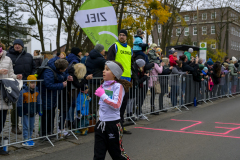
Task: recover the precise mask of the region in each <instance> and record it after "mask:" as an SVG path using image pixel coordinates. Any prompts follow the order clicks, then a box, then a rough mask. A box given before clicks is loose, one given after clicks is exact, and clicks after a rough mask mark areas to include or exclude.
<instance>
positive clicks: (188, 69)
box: [182, 62, 199, 74]
mask: <svg viewBox="0 0 240 160" xmlns="http://www.w3.org/2000/svg"><path fill="white" fill-rule="evenodd" d="M192 66H193V67H192ZM192 66H190V65H188V64H187V62H182V71H183V72H190V73H191V74H193V73H194V72H196V71H197V70H198V67H199V66H198V65H197V64H192Z"/></svg>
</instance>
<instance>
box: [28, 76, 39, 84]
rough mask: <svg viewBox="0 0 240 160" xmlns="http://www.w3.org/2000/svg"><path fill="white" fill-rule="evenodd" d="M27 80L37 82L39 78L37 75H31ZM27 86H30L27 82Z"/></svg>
mask: <svg viewBox="0 0 240 160" xmlns="http://www.w3.org/2000/svg"><path fill="white" fill-rule="evenodd" d="M27 80H28V81H29V80H37V77H36V76H35V75H29V76H28V77H27ZM27 85H29V82H27Z"/></svg>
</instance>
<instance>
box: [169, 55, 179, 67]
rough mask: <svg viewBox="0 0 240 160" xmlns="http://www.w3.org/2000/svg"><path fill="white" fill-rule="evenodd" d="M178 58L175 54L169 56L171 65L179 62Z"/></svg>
mask: <svg viewBox="0 0 240 160" xmlns="http://www.w3.org/2000/svg"><path fill="white" fill-rule="evenodd" d="M176 60H178V59H177V57H174V56H173V55H170V56H169V61H170V66H175V65H176V64H177V63H176Z"/></svg>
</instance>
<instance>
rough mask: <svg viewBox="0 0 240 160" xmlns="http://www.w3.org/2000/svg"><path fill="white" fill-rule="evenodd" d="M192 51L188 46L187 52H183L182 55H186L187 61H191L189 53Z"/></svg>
mask: <svg viewBox="0 0 240 160" xmlns="http://www.w3.org/2000/svg"><path fill="white" fill-rule="evenodd" d="M192 52H193V49H192V48H188V52H187V51H186V52H184V55H185V56H187V58H188V61H191V53H192Z"/></svg>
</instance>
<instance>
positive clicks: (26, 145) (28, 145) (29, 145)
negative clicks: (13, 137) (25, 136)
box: [22, 141, 34, 147]
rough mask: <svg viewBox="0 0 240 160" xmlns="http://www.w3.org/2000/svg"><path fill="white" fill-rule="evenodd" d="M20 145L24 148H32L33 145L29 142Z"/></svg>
mask: <svg viewBox="0 0 240 160" xmlns="http://www.w3.org/2000/svg"><path fill="white" fill-rule="evenodd" d="M22 145H23V146H25V147H32V146H34V144H33V143H31V142H30V141H27V142H24V143H22Z"/></svg>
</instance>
